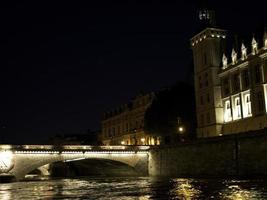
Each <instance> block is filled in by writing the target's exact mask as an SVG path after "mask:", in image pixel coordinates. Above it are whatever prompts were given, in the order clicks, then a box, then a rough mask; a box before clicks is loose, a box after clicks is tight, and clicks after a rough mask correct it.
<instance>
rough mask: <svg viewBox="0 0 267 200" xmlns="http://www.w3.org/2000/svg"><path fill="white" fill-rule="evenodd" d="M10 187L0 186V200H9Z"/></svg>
mask: <svg viewBox="0 0 267 200" xmlns="http://www.w3.org/2000/svg"><path fill="white" fill-rule="evenodd" d="M10 190H11V185H7V184H6V185H0V197H1V199H2V200H11V199H12V198H11V192H10Z"/></svg>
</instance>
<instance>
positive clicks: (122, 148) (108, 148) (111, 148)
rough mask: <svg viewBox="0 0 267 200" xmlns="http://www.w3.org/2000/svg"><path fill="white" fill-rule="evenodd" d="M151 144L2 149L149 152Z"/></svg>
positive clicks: (3, 147)
mask: <svg viewBox="0 0 267 200" xmlns="http://www.w3.org/2000/svg"><path fill="white" fill-rule="evenodd" d="M149 149H150V146H132V145H131V146H122V145H119V146H91V145H0V151H6V150H11V151H55V152H64V151H73V152H74V151H81V152H84V151H112V152H114V151H128V152H129V151H135V152H147V151H148V150H149Z"/></svg>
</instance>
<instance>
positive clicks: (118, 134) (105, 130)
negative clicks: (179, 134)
mask: <svg viewBox="0 0 267 200" xmlns="http://www.w3.org/2000/svg"><path fill="white" fill-rule="evenodd" d="M154 97H155V94H154V93H149V94H140V95H138V96H136V97H135V98H134V99H133V100H132V101H131V102H130V103H127V104H124V105H121V106H120V107H119V108H117V109H115V110H112V111H109V112H105V113H104V116H103V119H102V121H101V127H102V128H101V135H100V138H101V141H102V143H103V144H104V145H159V144H160V138H159V137H155V136H152V135H150V134H149V133H146V132H145V131H144V118H145V113H146V110H147V108H148V107H149V106H150V105H151V103H152V101H153V99H154Z"/></svg>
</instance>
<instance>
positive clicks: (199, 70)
mask: <svg viewBox="0 0 267 200" xmlns="http://www.w3.org/2000/svg"><path fill="white" fill-rule="evenodd" d="M198 17H199V20H200V22H201V24H202V31H201V32H199V33H198V34H196V35H195V36H194V37H193V38H191V48H192V51H193V59H194V84H195V96H196V113H197V137H199V138H200V137H214V136H219V135H221V131H222V124H223V106H222V101H221V86H220V79H219V77H218V72H219V70H220V66H221V58H222V51H223V49H224V43H225V38H226V31H225V30H221V29H218V28H215V20H214V12H213V11H211V10H208V9H202V10H200V11H199V13H198Z"/></svg>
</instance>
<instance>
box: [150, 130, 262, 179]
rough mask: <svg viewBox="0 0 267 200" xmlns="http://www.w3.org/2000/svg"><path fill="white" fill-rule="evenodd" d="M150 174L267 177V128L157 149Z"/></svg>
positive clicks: (155, 149) (153, 151) (151, 159)
mask: <svg viewBox="0 0 267 200" xmlns="http://www.w3.org/2000/svg"><path fill="white" fill-rule="evenodd" d="M148 170H149V175H151V176H172V177H267V130H262V131H261V132H259V131H257V132H249V133H243V134H239V135H229V136H221V137H216V138H207V139H199V140H196V141H193V142H188V143H183V144H178V145H175V146H166V147H164V146H163V147H160V148H153V149H151V151H150V154H149V169H148Z"/></svg>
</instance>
